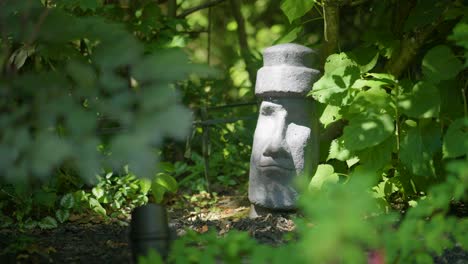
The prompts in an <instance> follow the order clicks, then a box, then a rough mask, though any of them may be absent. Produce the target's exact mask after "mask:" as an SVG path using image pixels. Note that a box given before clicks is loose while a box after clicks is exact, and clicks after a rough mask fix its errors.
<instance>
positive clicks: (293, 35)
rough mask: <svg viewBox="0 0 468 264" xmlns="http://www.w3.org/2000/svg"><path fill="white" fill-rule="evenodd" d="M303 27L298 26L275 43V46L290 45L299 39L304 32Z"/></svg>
mask: <svg viewBox="0 0 468 264" xmlns="http://www.w3.org/2000/svg"><path fill="white" fill-rule="evenodd" d="M302 29H303V28H302V26H296V27H293V28H292V29H290V30H288V32H286V33H285V34H284V35H283V36H281V37H280V38H278V39H277V40H275V41H274V42H273V45H276V44H281V43H290V42H293V41H294V40H296V39H297V36H298V35H299V34H300V33H301V32H302Z"/></svg>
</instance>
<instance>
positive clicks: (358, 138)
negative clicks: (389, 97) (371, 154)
mask: <svg viewBox="0 0 468 264" xmlns="http://www.w3.org/2000/svg"><path fill="white" fill-rule="evenodd" d="M393 131H394V125H393V119H392V117H391V116H390V115H388V114H381V115H376V114H371V115H359V116H357V117H355V118H353V119H351V120H350V121H349V125H347V126H346V127H345V128H344V131H343V136H341V138H340V140H343V141H344V147H346V148H347V149H349V150H350V151H354V150H361V149H365V148H368V147H373V146H376V145H378V144H379V143H381V142H383V141H384V140H385V139H387V138H388V137H389V136H390V135H391V134H392V133H393Z"/></svg>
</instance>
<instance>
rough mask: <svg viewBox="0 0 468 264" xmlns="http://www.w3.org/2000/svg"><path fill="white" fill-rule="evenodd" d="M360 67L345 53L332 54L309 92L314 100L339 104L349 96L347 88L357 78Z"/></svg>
mask: <svg viewBox="0 0 468 264" xmlns="http://www.w3.org/2000/svg"><path fill="white" fill-rule="evenodd" d="M359 74H360V69H359V67H358V65H357V63H356V62H354V61H353V60H351V59H350V58H349V57H348V56H347V55H346V54H345V53H340V54H332V55H330V56H329V57H328V58H327V61H326V62H325V73H324V75H323V76H322V78H320V79H319V80H318V81H317V82H315V83H314V85H313V87H312V91H311V92H310V93H309V95H311V96H312V97H313V98H314V99H315V100H317V101H319V102H321V103H328V104H332V105H336V106H341V105H342V104H343V103H344V102H346V100H347V97H348V96H349V91H348V90H349V88H350V87H351V86H352V85H353V83H354V82H355V81H356V80H357V79H358V78H359Z"/></svg>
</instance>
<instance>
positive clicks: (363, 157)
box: [357, 137, 395, 171]
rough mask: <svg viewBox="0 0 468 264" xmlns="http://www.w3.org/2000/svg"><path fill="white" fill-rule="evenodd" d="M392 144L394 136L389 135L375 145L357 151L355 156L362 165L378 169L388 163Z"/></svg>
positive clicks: (393, 144) (373, 169)
mask: <svg viewBox="0 0 468 264" xmlns="http://www.w3.org/2000/svg"><path fill="white" fill-rule="evenodd" d="M394 146H395V138H394V137H390V138H388V139H387V140H385V141H384V142H382V143H380V144H379V145H377V146H374V147H372V148H367V149H365V150H363V151H360V152H358V153H357V156H358V157H359V161H360V163H361V165H362V166H364V167H366V168H367V169H369V170H371V171H379V170H382V169H383V167H384V166H385V165H387V164H389V163H390V161H391V158H392V150H393V147H394Z"/></svg>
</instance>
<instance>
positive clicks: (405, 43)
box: [385, 25, 435, 78]
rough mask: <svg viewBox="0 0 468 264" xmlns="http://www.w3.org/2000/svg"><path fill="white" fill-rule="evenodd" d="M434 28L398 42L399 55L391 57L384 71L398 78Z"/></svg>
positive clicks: (428, 28) (429, 27) (426, 29)
mask: <svg viewBox="0 0 468 264" xmlns="http://www.w3.org/2000/svg"><path fill="white" fill-rule="evenodd" d="M434 29H435V26H432V25H431V26H428V27H426V28H424V30H423V31H421V32H419V33H418V34H415V35H412V36H405V37H403V39H402V40H401V41H400V48H399V53H398V54H397V55H396V56H392V57H391V58H390V60H389V61H387V63H386V64H385V70H386V71H387V72H388V73H390V74H392V75H393V76H395V77H396V78H398V77H399V76H400V75H401V74H402V73H403V71H404V70H405V69H406V68H407V67H408V65H409V64H410V62H411V61H412V60H413V58H414V56H415V55H416V54H417V53H418V50H419V48H420V47H421V46H422V45H423V44H424V42H425V41H426V39H427V37H429V35H431V33H432V32H433V31H434Z"/></svg>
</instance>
